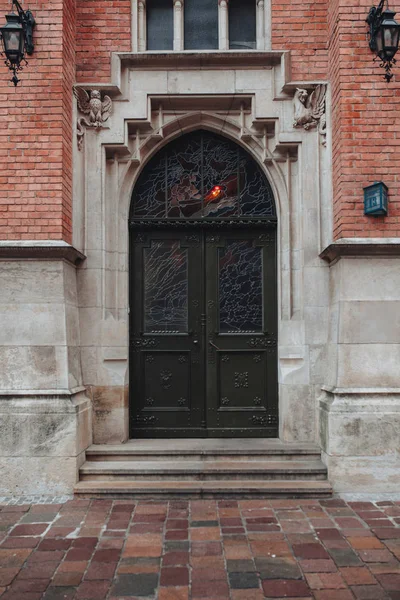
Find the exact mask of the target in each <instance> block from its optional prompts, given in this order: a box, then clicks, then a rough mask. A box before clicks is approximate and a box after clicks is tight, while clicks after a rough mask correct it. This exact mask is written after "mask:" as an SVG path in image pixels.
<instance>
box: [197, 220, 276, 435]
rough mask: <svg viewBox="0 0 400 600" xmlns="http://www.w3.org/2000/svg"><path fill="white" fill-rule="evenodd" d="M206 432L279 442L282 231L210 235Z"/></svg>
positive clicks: (207, 256) (207, 237)
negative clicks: (278, 262) (279, 235)
mask: <svg viewBox="0 0 400 600" xmlns="http://www.w3.org/2000/svg"><path fill="white" fill-rule="evenodd" d="M205 247H206V261H205V263H206V265H207V273H206V286H205V288H206V303H205V304H206V310H207V332H206V334H207V335H206V344H207V402H206V413H207V429H208V435H209V436H211V437H235V436H236V437H277V436H278V382H277V309H276V306H277V301H276V290H277V283H276V235H275V231H269V232H267V233H264V232H255V231H253V232H251V233H249V232H241V231H238V232H233V233H223V234H220V233H219V232H218V233H217V234H214V233H209V234H207V235H206V240H205Z"/></svg>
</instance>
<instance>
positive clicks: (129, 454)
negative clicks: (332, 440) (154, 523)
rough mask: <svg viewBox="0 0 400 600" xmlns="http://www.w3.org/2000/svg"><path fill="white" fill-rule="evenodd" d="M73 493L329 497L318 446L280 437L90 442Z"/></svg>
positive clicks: (189, 496) (205, 496) (114, 495)
mask: <svg viewBox="0 0 400 600" xmlns="http://www.w3.org/2000/svg"><path fill="white" fill-rule="evenodd" d="M86 458H87V460H86V462H85V463H84V464H83V465H82V467H81V469H80V473H79V476H80V481H79V483H78V484H77V485H76V487H75V493H76V494H78V495H82V496H90V497H93V496H95V497H104V496H109V497H138V498H149V499H151V498H178V497H180V498H182V497H186V498H192V497H193V498H214V497H221V498H223V497H226V498H239V497H241V498H252V497H271V498H273V497H281V498H298V497H324V498H325V497H329V496H330V495H331V494H332V489H331V486H330V484H329V482H328V481H327V469H326V467H325V465H324V464H323V463H322V461H321V453H320V450H319V448H318V447H316V446H315V445H312V444H284V443H282V442H280V441H279V440H253V439H251V440H250V439H239V440H238V439H237V440H231V439H228V440H223V439H220V440H216V439H209V440H198V439H196V440H134V441H131V442H128V443H127V444H115V445H109V446H104V445H103V446H100V445H98V446H96V445H95V446H91V447H90V448H89V449H88V450H87V452H86Z"/></svg>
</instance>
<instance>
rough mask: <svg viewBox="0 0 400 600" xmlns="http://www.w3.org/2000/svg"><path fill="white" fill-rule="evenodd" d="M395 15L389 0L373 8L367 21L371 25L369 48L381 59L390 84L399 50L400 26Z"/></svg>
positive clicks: (383, 0)
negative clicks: (390, 8) (390, 7)
mask: <svg viewBox="0 0 400 600" xmlns="http://www.w3.org/2000/svg"><path fill="white" fill-rule="evenodd" d="M385 3H386V9H385V10H384V5H385ZM395 14H396V13H395V12H394V11H393V10H389V5H388V0H381V1H380V3H379V6H378V7H377V8H376V7H375V6H373V7H372V8H371V10H370V11H369V15H368V17H367V19H366V22H367V23H368V25H369V47H370V48H371V50H372V51H373V52H375V53H376V55H377V56H378V57H379V58H380V60H381V67H383V68H384V69H385V75H384V77H385V79H386V81H387V82H388V83H389V82H390V80H391V79H392V77H393V73H392V67H393V65H394V64H395V63H396V59H395V57H394V56H395V54H396V52H397V50H398V49H399V38H400V25H399V24H398V23H397V21H395V19H394V16H395Z"/></svg>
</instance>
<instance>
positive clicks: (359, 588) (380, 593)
mask: <svg viewBox="0 0 400 600" xmlns="http://www.w3.org/2000/svg"><path fill="white" fill-rule="evenodd" d="M351 591H352V592H353V594H354V596H355V597H356V598H357V600H386V599H387V595H386V592H385V590H383V589H382V588H381V587H380V586H377V585H356V586H352V587H351Z"/></svg>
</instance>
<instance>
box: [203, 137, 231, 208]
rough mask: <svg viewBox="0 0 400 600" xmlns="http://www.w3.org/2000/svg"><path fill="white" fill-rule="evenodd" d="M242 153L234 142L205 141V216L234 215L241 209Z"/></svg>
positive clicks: (206, 139) (206, 138) (216, 139)
mask: <svg viewBox="0 0 400 600" xmlns="http://www.w3.org/2000/svg"><path fill="white" fill-rule="evenodd" d="M238 152H239V148H238V146H236V145H235V144H232V142H229V141H228V140H224V139H221V138H218V137H213V136H205V137H204V140H203V186H204V216H205V217H231V216H235V215H237V212H238Z"/></svg>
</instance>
